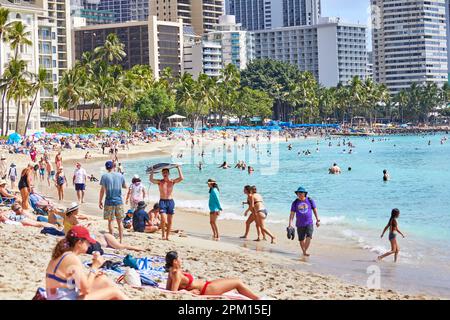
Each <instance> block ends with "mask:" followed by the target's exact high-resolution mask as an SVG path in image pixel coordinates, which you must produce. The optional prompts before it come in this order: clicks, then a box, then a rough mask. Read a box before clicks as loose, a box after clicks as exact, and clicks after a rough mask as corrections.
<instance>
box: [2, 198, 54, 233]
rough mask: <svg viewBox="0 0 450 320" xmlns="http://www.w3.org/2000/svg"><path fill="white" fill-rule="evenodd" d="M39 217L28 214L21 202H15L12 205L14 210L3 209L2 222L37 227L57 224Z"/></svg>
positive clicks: (52, 226) (49, 226) (50, 226)
mask: <svg viewBox="0 0 450 320" xmlns="http://www.w3.org/2000/svg"><path fill="white" fill-rule="evenodd" d="M38 219H39V218H38V217H34V216H32V215H29V214H27V213H26V212H24V211H23V209H22V207H20V205H19V204H17V203H15V204H14V205H13V207H12V211H9V212H8V211H1V212H0V222H2V223H6V224H16V225H17V224H22V226H24V227H36V228H54V227H55V226H54V225H52V224H50V223H48V222H45V221H40V220H38Z"/></svg>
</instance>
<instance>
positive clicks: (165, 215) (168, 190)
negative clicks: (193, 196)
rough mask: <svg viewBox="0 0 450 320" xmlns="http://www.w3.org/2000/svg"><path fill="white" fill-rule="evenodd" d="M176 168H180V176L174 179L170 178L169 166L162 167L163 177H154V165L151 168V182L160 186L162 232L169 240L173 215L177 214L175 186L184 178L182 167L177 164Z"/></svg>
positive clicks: (163, 236)
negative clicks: (174, 197) (174, 198)
mask: <svg viewBox="0 0 450 320" xmlns="http://www.w3.org/2000/svg"><path fill="white" fill-rule="evenodd" d="M175 168H177V170H178V178H176V179H173V180H172V179H170V178H169V175H170V173H169V169H168V168H167V167H166V168H163V169H162V176H163V178H162V179H155V178H154V172H155V168H154V167H153V168H151V170H150V182H151V183H154V184H157V185H158V187H159V199H160V200H159V213H160V214H161V232H162V239H163V240H169V234H170V230H171V228H172V221H173V215H174V214H175V201H173V196H172V194H173V186H174V185H175V184H176V183H179V182H181V181H183V180H184V177H183V173H182V171H181V167H180V166H179V165H176V166H175ZM166 226H167V229H166Z"/></svg>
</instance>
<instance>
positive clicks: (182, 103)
mask: <svg viewBox="0 0 450 320" xmlns="http://www.w3.org/2000/svg"><path fill="white" fill-rule="evenodd" d="M159 83H162V86H164V87H165V82H164V80H160V81H159ZM175 88H176V102H177V105H178V106H179V107H180V108H181V109H182V110H183V111H184V112H183V113H185V114H187V115H188V114H189V113H190V112H191V110H193V109H194V105H195V98H194V96H195V94H196V83H195V80H194V79H193V78H192V75H191V74H190V73H183V75H182V76H181V77H180V78H179V79H178V81H177V83H176V84H175Z"/></svg>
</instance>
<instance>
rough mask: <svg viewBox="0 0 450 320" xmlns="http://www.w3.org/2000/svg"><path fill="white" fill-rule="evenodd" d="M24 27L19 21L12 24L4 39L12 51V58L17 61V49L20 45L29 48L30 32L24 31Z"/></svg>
mask: <svg viewBox="0 0 450 320" xmlns="http://www.w3.org/2000/svg"><path fill="white" fill-rule="evenodd" d="M26 28H27V27H26V26H25V25H24V24H23V23H22V22H21V21H16V22H14V23H13V24H12V25H11V27H10V28H9V31H8V34H7V37H6V39H7V40H8V41H10V45H11V49H13V50H14V58H15V59H17V56H18V54H19V48H20V46H22V45H24V46H25V45H26V46H31V45H32V44H33V42H31V40H30V36H31V32H30V31H26Z"/></svg>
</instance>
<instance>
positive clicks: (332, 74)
mask: <svg viewBox="0 0 450 320" xmlns="http://www.w3.org/2000/svg"><path fill="white" fill-rule="evenodd" d="M366 31H367V28H366V26H364V25H358V24H349V23H343V22H341V21H340V20H339V18H329V17H322V18H320V19H319V23H318V24H316V25H312V26H293V27H283V28H275V29H271V30H258V31H255V32H254V36H255V58H257V59H273V60H278V61H283V62H288V63H291V64H296V65H297V66H298V67H299V69H300V70H302V71H310V72H311V73H312V74H313V75H314V77H315V78H316V79H317V80H318V81H319V83H320V84H322V85H323V86H326V87H331V86H336V85H337V84H339V83H343V84H345V83H347V82H348V81H349V80H351V79H352V78H353V77H354V76H358V77H360V78H361V79H364V78H365V77H366V68H367V46H366Z"/></svg>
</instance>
